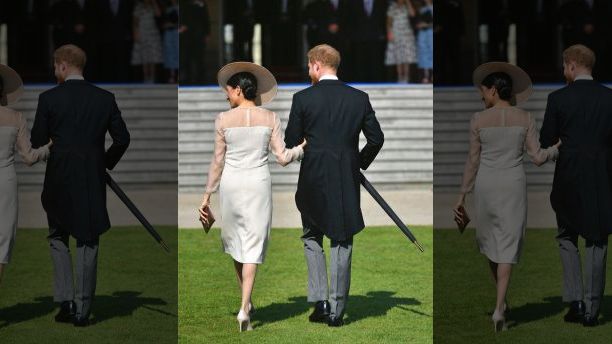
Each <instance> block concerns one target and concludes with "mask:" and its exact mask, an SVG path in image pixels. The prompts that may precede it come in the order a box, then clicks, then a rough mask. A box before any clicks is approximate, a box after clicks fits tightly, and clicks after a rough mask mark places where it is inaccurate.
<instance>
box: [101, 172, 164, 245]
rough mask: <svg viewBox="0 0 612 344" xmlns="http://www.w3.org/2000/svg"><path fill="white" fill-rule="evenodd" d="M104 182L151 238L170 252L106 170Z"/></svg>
mask: <svg viewBox="0 0 612 344" xmlns="http://www.w3.org/2000/svg"><path fill="white" fill-rule="evenodd" d="M106 184H108V186H109V187H110V188H111V190H113V191H114V192H115V194H116V195H117V197H119V199H120V200H121V201H122V202H123V204H125V205H126V207H128V209H129V210H130V211H131V212H132V214H134V216H136V218H137V219H138V221H140V223H142V225H143V226H144V228H145V229H146V230H147V231H148V232H149V234H151V236H152V237H153V238H155V240H156V241H157V242H158V243H159V244H160V245H161V246H162V247H163V248H164V250H166V252H170V250H169V249H168V246H167V245H166V243H165V242H164V239H162V237H161V236H160V235H159V233H157V231H156V230H155V228H153V226H151V224H150V223H149V221H147V219H146V218H145V217H144V215H142V213H141V212H140V210H138V208H136V205H135V204H134V202H132V200H130V199H129V198H128V196H127V195H126V194H125V192H123V190H121V188H120V187H119V185H117V183H116V182H115V181H114V180H113V178H111V176H110V174H108V172H106Z"/></svg>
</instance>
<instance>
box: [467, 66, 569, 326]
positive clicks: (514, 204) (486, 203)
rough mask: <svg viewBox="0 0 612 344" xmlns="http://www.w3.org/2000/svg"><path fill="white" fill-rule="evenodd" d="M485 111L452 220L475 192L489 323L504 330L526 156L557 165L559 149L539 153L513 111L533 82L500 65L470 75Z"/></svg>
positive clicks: (522, 117)
mask: <svg viewBox="0 0 612 344" xmlns="http://www.w3.org/2000/svg"><path fill="white" fill-rule="evenodd" d="M473 80H474V84H475V85H476V87H477V88H478V89H479V91H480V93H481V95H482V99H483V101H484V103H485V106H486V109H485V110H484V111H482V112H477V113H475V114H474V116H473V117H472V120H471V123H470V148H469V155H468V158H467V162H466V164H465V170H464V173H463V183H462V187H461V194H460V196H459V200H458V202H457V205H456V206H455V214H456V216H457V215H458V214H459V212H460V210H459V208H460V207H463V205H464V203H465V196H466V194H467V193H468V192H470V191H472V189H474V204H475V209H476V239H477V241H478V247H479V248H480V252H481V253H482V254H484V255H485V256H486V257H487V258H488V260H489V266H490V269H491V273H492V275H493V278H494V279H495V282H496V286H497V302H496V307H495V311H494V312H493V316H492V320H493V322H494V326H495V331H501V330H503V329H505V315H504V313H505V312H506V311H507V306H506V301H505V299H506V291H507V289H508V284H509V281H510V273H511V271H512V265H513V264H516V263H517V262H518V260H519V256H520V252H521V247H522V244H523V235H524V233H525V225H526V220H527V186H526V178H525V171H524V169H523V155H524V153H525V152H526V153H527V154H528V155H529V157H530V158H531V160H532V161H533V162H534V163H535V164H536V165H538V166H539V165H541V164H544V163H545V162H546V161H548V160H551V159H556V156H557V155H558V150H557V148H558V145H559V144H560V143H557V145H555V146H553V147H550V148H547V149H541V148H540V143H539V139H538V130H537V128H536V123H535V119H534V117H533V116H532V115H531V114H530V113H529V112H526V111H524V110H521V109H519V108H517V107H515V106H513V105H514V104H516V103H521V102H524V101H526V100H527V98H528V97H529V95H530V94H531V79H530V78H529V76H528V75H527V73H525V72H524V71H523V70H522V69H520V68H519V67H516V66H514V65H511V64H508V63H504V62H490V63H485V64H483V65H481V66H480V67H478V68H477V69H476V70H475V71H474V75H473Z"/></svg>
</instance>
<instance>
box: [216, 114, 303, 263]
mask: <svg viewBox="0 0 612 344" xmlns="http://www.w3.org/2000/svg"><path fill="white" fill-rule="evenodd" d="M215 129H216V130H215V131H216V133H215V152H214V157H213V160H212V162H211V165H210V170H209V172H208V182H207V184H206V191H207V192H209V193H213V192H215V191H217V189H218V190H219V194H220V204H221V222H222V225H221V240H222V241H223V248H224V250H225V252H226V253H228V254H230V255H231V256H232V258H234V260H236V261H238V262H240V263H254V264H261V263H263V261H264V257H265V252H266V247H267V244H268V238H269V236H270V225H271V222H272V184H271V180H270V170H269V168H268V155H269V152H270V151H271V152H272V153H273V154H274V156H275V157H276V161H277V162H278V163H279V164H281V165H283V166H285V165H287V164H289V163H291V162H292V161H294V160H297V159H301V157H302V155H303V154H304V152H303V150H302V148H301V147H299V146H297V147H294V148H292V149H286V148H285V141H284V137H283V131H282V129H281V123H280V119H279V118H278V116H277V115H276V114H275V113H274V112H271V111H269V110H266V109H263V108H260V107H237V108H234V109H232V110H230V111H227V112H222V113H220V114H219V115H218V116H217V119H216V121H215Z"/></svg>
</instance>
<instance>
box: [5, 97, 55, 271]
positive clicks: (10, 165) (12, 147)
mask: <svg viewBox="0 0 612 344" xmlns="http://www.w3.org/2000/svg"><path fill="white" fill-rule="evenodd" d="M15 151H17V153H19V155H20V156H21V159H22V160H23V161H24V162H25V163H26V164H28V165H32V164H34V163H36V162H38V161H39V160H46V159H47V157H48V156H49V148H48V145H47V146H43V147H41V148H38V149H32V145H31V144H30V132H29V131H28V127H27V122H26V119H25V118H24V117H23V116H22V115H21V113H19V112H17V111H14V110H11V109H9V108H6V107H2V106H0V264H8V263H9V261H10V260H11V251H12V249H13V243H14V242H15V234H16V233H17V213H18V202H17V201H18V200H17V174H16V173H15Z"/></svg>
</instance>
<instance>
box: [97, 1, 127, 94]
mask: <svg viewBox="0 0 612 344" xmlns="http://www.w3.org/2000/svg"><path fill="white" fill-rule="evenodd" d="M133 12H134V2H133V1H132V0H98V1H93V2H92V10H91V11H90V12H89V15H90V17H89V18H88V22H89V23H90V27H91V37H93V39H94V40H95V50H93V49H92V51H91V52H92V54H91V57H92V60H93V61H91V62H92V63H93V64H94V65H95V66H93V68H92V69H95V71H96V73H95V75H94V76H93V77H94V79H95V80H96V81H104V82H127V81H130V80H131V73H130V58H131V54H132V44H133V37H132V18H133Z"/></svg>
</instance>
